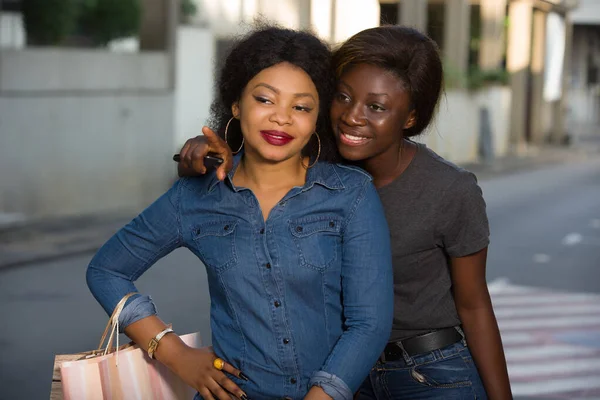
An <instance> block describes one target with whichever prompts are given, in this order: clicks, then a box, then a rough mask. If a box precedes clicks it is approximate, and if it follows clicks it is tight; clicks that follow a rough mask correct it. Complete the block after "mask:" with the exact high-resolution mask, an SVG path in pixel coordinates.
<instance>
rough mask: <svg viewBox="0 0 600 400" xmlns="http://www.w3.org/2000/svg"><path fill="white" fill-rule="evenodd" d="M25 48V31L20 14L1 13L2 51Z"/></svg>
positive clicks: (0, 38)
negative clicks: (4, 49) (3, 49)
mask: <svg viewBox="0 0 600 400" xmlns="http://www.w3.org/2000/svg"><path fill="white" fill-rule="evenodd" d="M23 47H25V29H24V28H23V18H22V17H21V14H20V13H9V12H1V11H0V49H1V48H9V49H20V48H23Z"/></svg>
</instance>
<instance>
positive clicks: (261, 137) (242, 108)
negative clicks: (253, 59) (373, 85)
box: [232, 63, 319, 162]
mask: <svg viewBox="0 0 600 400" xmlns="http://www.w3.org/2000/svg"><path fill="white" fill-rule="evenodd" d="M232 112H233V115H234V116H235V118H238V119H239V120H240V126H241V130H242V134H243V135H244V141H245V144H244V149H245V150H244V151H245V153H246V155H248V156H252V157H258V158H259V159H261V160H262V161H268V162H281V161H285V160H289V159H291V158H295V157H297V158H298V159H300V158H301V151H302V149H303V148H304V146H306V144H307V143H308V141H309V139H310V137H311V135H312V134H313V132H314V131H315V127H316V123H317V117H318V113H319V95H318V92H317V88H316V87H315V84H314V83H313V81H312V80H311V78H310V77H309V76H308V74H307V73H306V72H304V70H302V69H300V68H298V67H296V66H294V65H292V64H289V63H280V64H276V65H274V66H272V67H269V68H266V69H264V70H262V71H261V72H259V73H258V74H257V75H256V76H254V78H252V79H251V80H250V82H248V84H247V85H246V87H245V89H244V91H243V93H242V96H241V97H240V100H239V101H238V102H236V103H234V104H233V106H232Z"/></svg>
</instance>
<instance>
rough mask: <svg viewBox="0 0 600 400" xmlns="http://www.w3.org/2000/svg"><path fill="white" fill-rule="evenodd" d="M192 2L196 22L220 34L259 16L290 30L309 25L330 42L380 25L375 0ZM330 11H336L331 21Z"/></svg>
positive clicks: (228, 0) (227, 0)
mask: <svg viewBox="0 0 600 400" xmlns="http://www.w3.org/2000/svg"><path fill="white" fill-rule="evenodd" d="M195 1H196V4H197V6H198V14H197V15H196V17H195V18H194V20H195V22H196V23H200V24H206V25H207V26H208V27H209V28H210V29H211V30H212V31H213V32H214V33H215V35H217V36H219V37H221V36H228V35H232V34H237V33H239V32H240V30H242V29H243V28H244V24H243V23H251V22H252V21H253V20H254V18H256V17H257V16H259V15H262V16H264V17H266V18H268V19H269V20H272V21H275V22H278V23H280V24H281V25H283V26H285V27H288V28H293V29H302V28H307V27H308V26H309V25H310V27H312V29H313V30H314V31H315V33H317V35H318V36H320V37H321V38H322V39H324V40H327V41H331V42H333V43H337V42H341V41H344V40H346V39H347V38H349V37H350V36H352V35H353V34H355V33H357V32H359V31H361V30H363V29H366V28H372V27H374V26H379V1H378V0H195ZM332 11H334V12H335V18H334V19H333V21H332V15H331V12H332ZM242 22H243V23H242ZM332 22H333V26H332Z"/></svg>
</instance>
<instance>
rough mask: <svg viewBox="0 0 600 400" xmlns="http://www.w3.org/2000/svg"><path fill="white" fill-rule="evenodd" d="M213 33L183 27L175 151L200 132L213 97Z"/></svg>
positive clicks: (179, 38)
mask: <svg viewBox="0 0 600 400" xmlns="http://www.w3.org/2000/svg"><path fill="white" fill-rule="evenodd" d="M214 47H215V46H214V39H213V35H212V34H211V32H210V31H208V30H206V29H201V28H198V27H193V26H189V27H180V28H179V33H178V39H177V62H176V68H177V74H176V83H175V137H174V150H175V151H178V150H179V149H180V148H181V146H183V144H184V143H185V141H186V140H187V139H188V138H190V137H193V136H196V135H199V134H200V133H201V129H202V126H203V125H205V124H206V121H207V119H208V117H209V114H210V113H209V109H210V104H211V102H212V98H213V86H214V71H213V61H214V57H215V48H214Z"/></svg>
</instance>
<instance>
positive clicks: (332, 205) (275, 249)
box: [87, 155, 393, 400]
mask: <svg viewBox="0 0 600 400" xmlns="http://www.w3.org/2000/svg"><path fill="white" fill-rule="evenodd" d="M239 160H240V155H238V156H236V158H235V162H234V169H233V170H232V172H231V173H230V174H229V175H228V177H227V178H226V179H225V181H223V182H220V181H218V180H217V178H216V177H215V174H214V173H212V174H210V175H206V176H203V177H197V178H183V179H180V180H179V181H177V182H176V183H175V184H174V185H173V187H172V188H171V189H170V190H169V191H168V192H167V193H166V194H164V195H163V196H162V197H160V198H159V199H158V200H156V201H155V202H154V203H153V204H152V205H150V206H149V207H148V208H147V209H146V210H144V211H143V212H142V213H141V214H140V215H139V216H138V217H136V218H135V219H134V220H132V221H131V222H130V223H129V224H128V225H127V226H125V227H124V228H122V229H121V230H120V231H119V232H117V233H116V234H115V235H114V236H113V237H112V238H111V239H110V240H109V241H108V242H107V243H106V244H105V245H104V246H103V247H102V248H101V249H100V250H99V252H98V253H97V254H96V255H95V257H94V258H93V259H92V261H91V263H90V265H89V267H88V270H87V282H88V286H89V287H90V290H91V291H92V293H93V295H94V297H95V298H96V299H97V300H98V302H99V303H100V304H101V305H102V306H103V308H104V309H105V310H106V312H108V313H109V314H110V313H112V311H113V309H114V307H115V306H116V304H117V303H118V302H119V300H120V299H121V298H122V297H123V296H124V295H125V294H127V293H130V292H134V291H137V289H136V288H135V286H134V284H133V282H134V281H135V280H136V279H138V278H139V277H140V275H142V273H144V271H146V270H147V269H148V268H149V267H150V266H152V265H153V264H154V263H155V262H156V261H157V260H158V259H160V258H161V257H163V256H165V255H166V254H168V253H169V252H171V251H173V250H174V249H176V248H178V247H181V246H185V247H187V248H188V249H189V250H191V251H192V252H193V253H194V254H195V255H196V256H198V258H199V259H200V260H201V261H202V263H204V265H205V267H206V271H207V276H208V284H209V291H210V297H211V330H212V344H213V349H214V351H215V353H216V355H217V356H218V357H222V358H223V359H225V360H226V361H228V362H229V363H231V364H232V365H234V366H235V367H237V368H239V369H240V370H241V371H243V372H244V374H245V375H247V376H248V377H249V379H250V381H249V382H245V381H243V380H240V379H238V378H236V377H232V380H234V382H235V383H236V384H238V386H239V387H240V388H241V389H242V390H244V391H245V392H246V393H247V395H248V396H249V397H250V398H251V399H274V398H285V397H288V398H292V399H301V398H303V397H304V396H305V395H306V393H307V392H308V390H309V389H310V387H311V386H315V385H316V386H320V387H321V388H323V390H324V391H325V392H326V393H327V394H328V395H330V396H331V397H333V398H334V399H348V400H350V399H352V396H353V393H354V392H355V391H356V390H357V389H358V387H359V386H360V384H361V382H362V381H363V379H364V378H365V377H366V376H367V374H368V372H369V370H370V368H371V367H372V366H373V365H374V363H375V361H376V359H377V357H378V356H379V354H380V353H381V352H382V350H383V348H384V347H385V345H386V342H387V340H388V338H389V334H390V331H391V324H392V320H393V288H392V282H393V280H392V266H391V251H390V241H389V231H388V227H387V222H386V220H385V217H384V212H383V208H382V206H381V203H380V201H379V197H378V195H377V192H376V190H375V187H374V186H373V184H372V182H371V178H370V177H369V176H368V175H367V174H366V173H365V172H363V171H362V170H359V169H357V168H353V167H349V166H342V165H335V164H330V163H325V162H322V163H317V164H316V165H315V166H314V167H312V168H310V169H309V170H308V172H307V177H306V183H305V184H304V186H302V187H294V188H293V189H292V190H290V191H289V192H288V193H287V195H286V196H285V197H284V198H283V199H282V200H281V201H280V202H279V203H278V204H277V205H275V207H273V209H272V210H271V212H270V214H269V217H268V218H267V220H266V221H265V220H264V218H263V215H262V211H261V209H260V206H259V203H258V201H257V199H256V197H255V196H254V194H253V193H252V191H251V190H249V189H246V188H238V187H236V186H235V185H234V184H233V182H232V177H233V174H234V172H235V168H236V167H237V165H238V164H239ZM154 314H156V309H155V307H154V304H153V303H152V300H151V299H150V297H149V296H143V295H138V296H136V297H134V298H132V299H130V300H129V302H128V304H127V305H126V307H125V308H124V310H123V312H122V314H121V318H120V321H119V322H120V324H121V327H126V326H127V325H129V324H131V323H133V322H135V321H137V320H139V319H142V318H145V317H148V316H151V315H154ZM197 398H199V395H197Z"/></svg>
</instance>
